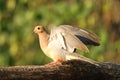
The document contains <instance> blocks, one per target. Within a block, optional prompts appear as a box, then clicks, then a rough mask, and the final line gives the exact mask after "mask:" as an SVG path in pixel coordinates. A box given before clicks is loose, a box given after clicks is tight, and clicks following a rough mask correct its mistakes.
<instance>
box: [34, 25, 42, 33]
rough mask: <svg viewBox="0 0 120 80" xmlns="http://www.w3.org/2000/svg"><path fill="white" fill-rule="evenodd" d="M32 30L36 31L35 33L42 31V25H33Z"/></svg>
mask: <svg viewBox="0 0 120 80" xmlns="http://www.w3.org/2000/svg"><path fill="white" fill-rule="evenodd" d="M33 32H34V33H36V34H40V33H43V32H44V28H43V26H35V28H34V31H33Z"/></svg>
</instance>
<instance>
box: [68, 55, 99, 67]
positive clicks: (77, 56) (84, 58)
mask: <svg viewBox="0 0 120 80" xmlns="http://www.w3.org/2000/svg"><path fill="white" fill-rule="evenodd" d="M66 59H67V60H72V59H77V60H81V61H85V62H89V63H91V64H94V65H97V66H99V63H98V62H96V61H94V60H92V59H89V58H87V57H84V56H82V55H78V54H77V53H74V54H66Z"/></svg>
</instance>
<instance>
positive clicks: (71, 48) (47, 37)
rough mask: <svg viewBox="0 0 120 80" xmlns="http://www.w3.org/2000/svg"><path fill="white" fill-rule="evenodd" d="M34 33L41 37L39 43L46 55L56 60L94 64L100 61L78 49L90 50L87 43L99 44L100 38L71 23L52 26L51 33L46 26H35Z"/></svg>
mask: <svg viewBox="0 0 120 80" xmlns="http://www.w3.org/2000/svg"><path fill="white" fill-rule="evenodd" d="M33 32H34V33H36V34H37V35H38V37H39V44H40V47H41V49H42V51H43V52H44V53H45V55H46V56H48V57H50V58H51V59H53V61H54V62H60V63H61V62H63V61H67V60H72V59H76V60H81V61H85V62H89V63H92V64H97V63H98V62H96V61H94V60H92V59H89V58H87V57H85V56H83V55H80V54H78V53H77V52H76V50H80V51H84V52H86V53H87V52H89V49H88V48H87V45H94V46H99V45H100V43H99V38H98V37H97V36H96V34H94V33H92V32H89V31H86V30H84V29H81V28H78V27H73V26H71V25H59V26H58V27H55V26H54V27H52V28H51V30H50V33H48V32H47V31H46V29H45V28H44V26H42V25H38V26H35V28H34V30H33Z"/></svg>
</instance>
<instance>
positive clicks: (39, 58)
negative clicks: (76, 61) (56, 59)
mask: <svg viewBox="0 0 120 80" xmlns="http://www.w3.org/2000/svg"><path fill="white" fill-rule="evenodd" d="M61 24H67V25H72V26H78V27H80V28H83V29H87V30H88V31H91V32H94V33H96V34H97V35H98V36H99V38H100V43H101V45H100V46H98V47H94V46H88V47H89V49H90V52H89V53H88V54H85V53H83V52H80V54H82V55H84V56H86V57H89V58H91V59H94V60H96V61H99V62H115V63H120V0H0V66H14V65H42V64H46V63H49V62H51V61H52V60H51V59H50V58H48V57H46V56H45V55H44V53H43V52H42V51H41V49H40V47H39V42H38V36H37V35H35V34H32V32H33V29H34V26H36V25H43V26H45V28H48V27H47V26H50V25H61Z"/></svg>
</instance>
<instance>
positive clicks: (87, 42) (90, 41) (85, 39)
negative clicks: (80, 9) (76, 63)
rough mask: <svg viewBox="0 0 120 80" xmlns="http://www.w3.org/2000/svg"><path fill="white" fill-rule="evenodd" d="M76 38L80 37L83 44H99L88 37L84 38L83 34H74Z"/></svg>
mask: <svg viewBox="0 0 120 80" xmlns="http://www.w3.org/2000/svg"><path fill="white" fill-rule="evenodd" d="M75 36H76V37H77V38H78V39H80V40H81V41H82V42H83V43H84V44H85V45H94V46H99V45H100V44H99V43H97V42H94V41H92V40H90V39H88V38H85V37H83V36H80V35H75Z"/></svg>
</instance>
